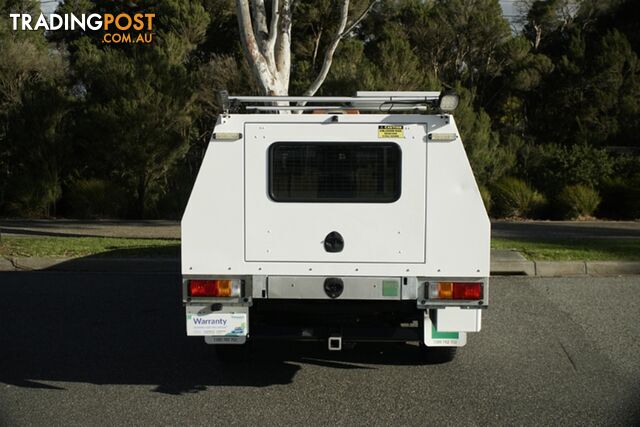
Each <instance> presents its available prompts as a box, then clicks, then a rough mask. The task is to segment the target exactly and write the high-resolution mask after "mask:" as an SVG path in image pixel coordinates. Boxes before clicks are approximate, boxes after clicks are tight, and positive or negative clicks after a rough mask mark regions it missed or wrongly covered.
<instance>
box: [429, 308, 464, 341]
mask: <svg viewBox="0 0 640 427" xmlns="http://www.w3.org/2000/svg"><path fill="white" fill-rule="evenodd" d="M424 343H425V345H426V346H427V347H462V346H464V345H465V344H466V343H467V333H466V332H441V331H437V330H436V325H435V324H434V323H433V322H432V321H431V318H430V317H429V311H428V310H425V312H424Z"/></svg>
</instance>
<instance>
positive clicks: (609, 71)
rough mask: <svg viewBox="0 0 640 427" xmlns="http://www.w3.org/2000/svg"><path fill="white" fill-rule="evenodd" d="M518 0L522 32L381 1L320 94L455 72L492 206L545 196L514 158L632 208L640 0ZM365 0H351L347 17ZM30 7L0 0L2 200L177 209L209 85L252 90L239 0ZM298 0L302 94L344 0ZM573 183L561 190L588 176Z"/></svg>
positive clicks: (524, 206)
mask: <svg viewBox="0 0 640 427" xmlns="http://www.w3.org/2000/svg"><path fill="white" fill-rule="evenodd" d="M527 3H528V4H530V5H532V8H531V10H530V11H529V12H528V13H526V14H525V16H523V19H522V24H523V31H522V32H521V33H519V34H518V33H514V32H512V31H511V30H510V28H509V24H508V22H507V21H506V20H505V19H504V17H503V16H502V11H501V8H500V3H499V1H498V0H473V1H469V0H430V1H422V0H394V1H390V2H378V3H376V4H375V7H374V8H373V9H372V10H371V12H370V14H369V15H368V16H367V17H366V18H365V19H364V20H363V21H362V22H360V23H359V24H358V25H357V26H356V27H355V28H354V29H353V30H352V31H351V32H350V33H349V34H347V35H346V36H345V37H344V38H343V39H342V41H341V42H340V44H339V47H338V49H337V51H336V53H335V56H334V59H333V65H332V67H331V70H330V72H329V75H328V77H327V79H326V81H325V83H324V85H323V86H322V87H321V88H320V90H319V92H318V94H322V95H350V94H353V93H354V92H355V91H356V90H439V89H441V88H443V87H445V88H452V89H455V90H456V91H457V92H458V93H459V94H460V95H461V104H460V107H459V108H458V110H457V111H456V113H455V120H456V123H457V125H458V127H459V129H460V131H461V133H462V139H463V141H464V144H465V149H466V150H467V153H468V156H469V160H470V163H471V166H472V168H473V171H474V174H475V176H476V178H477V181H478V183H479V185H480V186H481V188H482V194H483V200H484V201H485V204H486V205H487V206H488V207H490V205H491V204H493V205H494V208H495V209H494V210H496V211H500V210H503V211H504V212H502V213H501V214H502V215H533V214H537V213H538V212H539V205H540V196H539V194H538V193H536V192H535V191H534V190H533V189H532V188H530V187H528V186H527V185H526V184H523V182H522V181H518V183H514V182H513V180H512V179H505V178H504V177H505V176H517V177H519V178H521V179H522V180H524V182H527V183H531V184H532V185H533V187H534V188H537V189H539V190H541V191H542V192H543V193H544V194H545V195H546V196H547V197H549V199H551V200H558V199H559V198H560V193H561V190H563V189H565V188H567V187H571V186H586V187H589V188H593V189H594V190H597V191H599V192H600V194H601V195H602V199H603V200H602V203H601V205H600V207H599V208H598V210H597V211H596V214H598V215H604V216H607V217H625V218H629V217H634V216H638V213H637V212H638V210H637V207H636V205H635V200H637V199H638V196H637V189H638V188H639V186H638V182H640V181H638V180H639V179H640V178H639V177H638V172H637V171H638V170H640V163H639V162H640V160H638V157H637V155H636V157H633V156H618V157H615V158H614V157H612V156H611V155H610V154H608V152H609V151H607V150H605V147H607V148H608V147H610V146H626V147H627V149H628V151H631V152H633V150H632V149H633V148H636V149H637V148H638V147H640V145H639V144H640V143H639V141H640V139H638V135H639V134H640V60H639V59H638V57H639V55H640V32H638V31H637V23H638V22H639V21H640V2H637V1H633V0H607V1H595V0H582V1H574V0H536V1H530V0H527ZM368 5H369V1H368V0H352V1H351V3H350V13H349V17H350V18H349V21H350V22H351V21H352V20H354V19H355V18H356V17H357V16H359V15H360V13H361V12H362V11H363V10H365V8H366V7H367V6H368ZM574 5H578V6H579V7H578V8H577V9H575V10H574V9H572V8H573V7H574ZM38 7H39V4H38V2H37V1H35V0H0V58H2V59H1V60H0V213H1V214H5V215H6V214H9V215H19V216H24V215H33V216H43V215H56V214H57V213H64V214H65V215H68V216H89V217H91V216H99V215H108V216H116V215H118V216H120V215H124V216H137V217H141V216H163V217H174V218H175V217H179V216H180V214H181V210H182V208H183V206H184V204H185V203H186V199H187V197H188V194H189V192H190V189H191V185H192V182H193V180H194V179H195V176H196V174H197V171H198V169H199V166H200V162H201V159H202V156H203V153H204V150H205V149H206V145H207V138H208V136H209V135H210V132H211V128H212V126H213V123H214V121H215V119H216V116H217V114H218V113H219V106H218V105H217V103H216V98H215V93H216V91H217V90H219V89H228V90H229V91H230V92H231V93H236V94H252V93H257V92H258V90H257V87H256V85H255V83H254V82H253V78H252V76H251V73H250V71H249V68H248V66H247V62H246V59H245V57H244V55H243V52H242V49H241V47H240V42H239V32H238V27H237V25H238V24H237V19H236V16H235V7H236V5H235V2H234V1H233V0H195V1H191V0H158V1H149V0H143V1H141V2H133V3H132V2H128V3H127V2H112V1H109V0H75V1H73V2H71V1H68V2H63V3H61V4H60V5H59V9H60V12H74V13H91V12H110V13H119V12H132V11H140V10H144V11H146V12H153V13H156V14H157V18H156V20H155V24H156V26H155V42H154V44H153V45H149V46H140V45H138V46H135V45H106V44H103V43H102V42H101V39H100V33H99V32H82V31H64V32H62V31H60V32H51V33H50V34H47V37H48V38H45V34H43V32H38V31H15V32H14V31H12V30H11V29H10V19H9V13H12V12H16V11H20V12H31V13H38ZM267 8H269V2H267ZM293 12H294V13H293V30H292V34H293V40H292V69H291V72H292V74H291V84H290V93H291V94H292V95H296V94H301V93H302V92H303V91H304V90H306V89H307V88H308V87H309V85H310V83H311V82H312V81H313V80H314V79H315V77H316V76H317V74H318V71H319V70H320V68H321V65H322V61H323V55H324V52H325V49H326V47H327V46H328V45H329V43H330V42H331V41H332V39H333V38H334V37H335V36H336V31H337V27H338V22H337V21H338V20H337V14H338V8H337V7H336V4H335V2H333V1H331V0H320V1H311V0H300V1H296V2H293ZM629 149H631V150H629ZM618 151H619V150H613V152H618ZM487 188H490V189H491V194H489V192H488V191H487V190H486V189H487ZM571 188H573V190H571V191H569V190H564V192H562V194H563V196H562V197H565V198H566V197H568V195H567V194H565V193H566V192H567V191H569V192H570V193H571V194H572V197H573V196H575V195H576V194H577V193H580V194H581V192H580V191H578V190H576V189H575V188H578V187H571ZM114 189H119V190H118V191H116V190H114ZM507 190H509V191H507ZM92 192H95V196H94V199H92V196H91V195H90V193H92ZM107 193H113V194H116V193H118V194H121V196H118V200H117V203H115V204H116V205H117V209H116V208H115V207H114V209H113V210H110V209H111V208H112V207H111V206H107V205H103V204H104V203H106V202H104V200H105V194H107ZM119 197H122V198H123V199H124V198H126V200H120V198H119ZM507 199H509V200H510V201H507ZM573 202H574V204H577V202H575V201H573ZM532 205H536V207H535V208H532V207H531V206H532ZM514 206H515V207H514ZM125 207H126V209H125ZM550 214H556V213H554V212H551V213H550Z"/></svg>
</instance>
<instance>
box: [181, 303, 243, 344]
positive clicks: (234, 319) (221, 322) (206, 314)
mask: <svg viewBox="0 0 640 427" xmlns="http://www.w3.org/2000/svg"><path fill="white" fill-rule="evenodd" d="M186 324H187V335H188V336H210V337H229V338H231V337H246V336H247V335H248V334H249V309H248V307H240V306H233V307H224V306H223V307H220V308H219V309H217V310H212V309H211V305H188V306H187V307H186Z"/></svg>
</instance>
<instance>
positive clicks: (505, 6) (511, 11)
mask: <svg viewBox="0 0 640 427" xmlns="http://www.w3.org/2000/svg"><path fill="white" fill-rule="evenodd" d="M58 1H59V0H40V3H41V4H42V12H43V13H47V14H48V13H51V12H53V11H54V10H55V9H56V6H57V4H58ZM516 1H518V0H500V5H501V6H502V10H503V12H504V14H505V16H507V17H512V16H514V15H515V14H516V12H517V11H516V9H515V7H514V3H515V2H516Z"/></svg>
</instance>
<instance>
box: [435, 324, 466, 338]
mask: <svg viewBox="0 0 640 427" xmlns="http://www.w3.org/2000/svg"><path fill="white" fill-rule="evenodd" d="M431 338H433V339H434V340H437V339H442V340H457V339H458V338H460V333H459V332H438V331H436V325H434V324H433V323H432V324H431Z"/></svg>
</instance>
